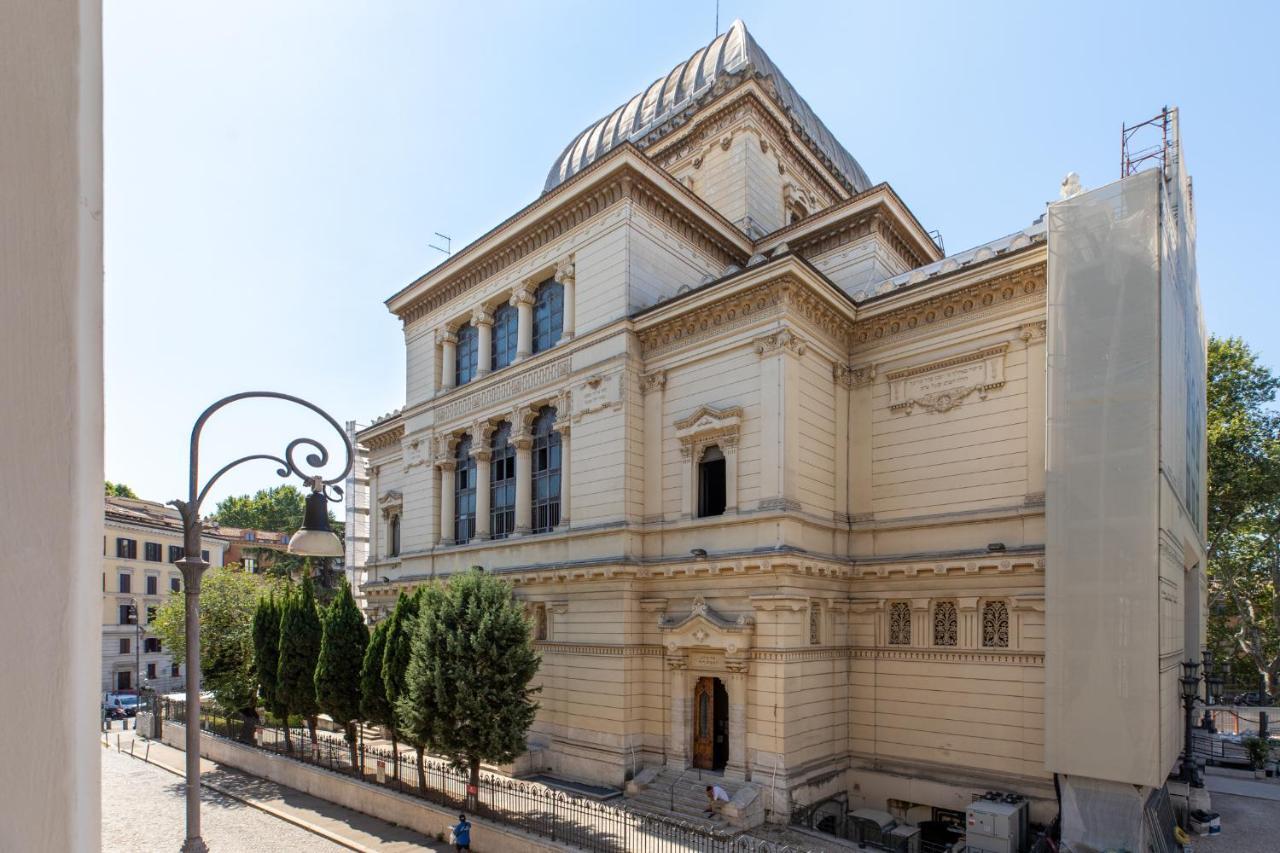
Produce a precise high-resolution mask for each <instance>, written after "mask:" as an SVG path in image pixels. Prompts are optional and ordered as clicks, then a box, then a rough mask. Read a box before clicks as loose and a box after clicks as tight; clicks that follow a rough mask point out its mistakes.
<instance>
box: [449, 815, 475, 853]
mask: <svg viewBox="0 0 1280 853" xmlns="http://www.w3.org/2000/svg"><path fill="white" fill-rule="evenodd" d="M453 849H454V850H470V849H471V824H470V823H468V822H467V816H466V815H464V814H460V815H458V823H457V825H456V826H454V827H453Z"/></svg>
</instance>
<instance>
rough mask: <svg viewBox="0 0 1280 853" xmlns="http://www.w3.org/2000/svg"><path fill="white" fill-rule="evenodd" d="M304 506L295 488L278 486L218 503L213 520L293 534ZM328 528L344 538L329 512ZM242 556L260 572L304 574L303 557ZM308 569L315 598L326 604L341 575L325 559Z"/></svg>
mask: <svg viewBox="0 0 1280 853" xmlns="http://www.w3.org/2000/svg"><path fill="white" fill-rule="evenodd" d="M306 503H307V501H306V496H305V495H304V494H303V493H302V492H301V491H299V490H298V489H297V488H295V487H294V486H277V487H275V488H273V489H261V490H259V491H258V492H256V493H254V494H253V495H239V496H233V497H229V498H226V499H225V500H222V501H220V502H219V503H218V506H217V508H216V509H215V510H214V512H213V520H214V521H216V522H217V523H218V524H225V525H226V526H228V527H243V528H248V529H251V530H272V531H275V532H276V533H288V534H293V533H294V532H296V531H297V530H298V528H300V527H301V526H302V518H303V515H304V513H305V512H306ZM329 525H330V526H331V527H332V528H333V531H334V533H337V534H338V536H339V537H341V536H342V535H343V525H342V522H340V521H338V520H337V518H335V517H334V515H333V513H332V512H330V513H329ZM245 553H247V554H250V555H252V556H253V557H254V558H255V559H256V560H257V561H258V565H259V567H261V569H262V570H263V571H265V572H267V573H269V574H272V575H275V576H277V577H282V578H298V577H301V576H302V575H303V574H304V573H307V568H306V564H305V562H304V560H303V558H302V557H297V556H294V555H293V554H289V553H287V552H284V551H277V550H275V549H273V548H248V549H246V551H245ZM310 568H311V571H310V573H311V574H312V576H313V577H314V579H315V591H316V596H317V597H318V598H319V600H320V602H321V604H327V603H328V602H329V601H330V600H331V599H332V598H333V596H334V595H335V594H336V593H337V590H338V578H339V577H340V576H341V572H338V571H336V570H335V569H334V568H333V564H332V561H331V560H330V559H328V558H323V559H316V560H313V561H312V562H311V567H310Z"/></svg>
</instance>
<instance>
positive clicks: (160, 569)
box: [101, 496, 228, 693]
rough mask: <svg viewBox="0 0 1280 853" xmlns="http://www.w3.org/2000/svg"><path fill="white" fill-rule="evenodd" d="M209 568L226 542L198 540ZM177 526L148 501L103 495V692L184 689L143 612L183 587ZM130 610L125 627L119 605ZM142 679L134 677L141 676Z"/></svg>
mask: <svg viewBox="0 0 1280 853" xmlns="http://www.w3.org/2000/svg"><path fill="white" fill-rule="evenodd" d="M200 541H201V543H202V544H203V545H204V549H205V550H207V551H208V556H207V558H206V559H208V561H209V565H210V566H221V565H222V564H223V555H224V553H225V551H226V550H227V545H228V542H227V540H226V539H225V538H223V537H220V536H216V535H212V534H206V535H205V536H204V537H203V538H202V539H201V540H200ZM182 553H183V540H182V522H181V520H180V519H179V518H178V512H177V510H175V509H172V508H171V507H167V506H164V505H162V504H158V503H155V502H153V501H144V500H136V499H133V498H118V497H111V496H108V497H107V499H106V513H105V520H104V523H103V535H102V562H103V566H102V679H101V688H102V691H103V692H104V693H105V692H110V691H116V690H125V691H136V690H137V689H138V687H139V684H140V683H143V684H145V685H146V686H149V687H151V688H153V689H155V690H157V691H159V692H161V693H166V692H171V691H175V690H179V689H181V688H182V687H183V686H185V684H186V679H185V677H184V670H183V665H182V663H181V662H180V661H176V660H174V659H173V658H172V657H171V656H170V655H169V653H168V652H167V651H166V650H165V649H164V646H163V644H162V643H161V642H160V638H159V637H157V636H155V635H154V634H152V633H151V631H150V630H149V629H148V625H149V624H150V613H151V611H152V610H153V609H154V608H157V607H159V606H160V605H161V604H163V603H164V602H165V601H166V600H167V599H168V597H169V596H170V595H175V594H177V593H179V592H180V591H181V589H182V572H181V571H179V570H178V567H177V566H175V565H173V563H174V561H175V560H179V559H181V558H182ZM130 606H132V607H134V608H136V610H137V622H136V623H134V622H131V621H129V620H130V618H131V617H130V616H129V615H128V614H127V613H125V612H124V609H125V608H128V607H130ZM139 667H141V669H139ZM140 677H141V678H140Z"/></svg>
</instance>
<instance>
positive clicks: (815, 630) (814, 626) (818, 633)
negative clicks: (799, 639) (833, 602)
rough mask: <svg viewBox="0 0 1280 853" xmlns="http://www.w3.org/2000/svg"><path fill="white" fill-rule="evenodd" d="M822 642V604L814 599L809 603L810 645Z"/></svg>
mask: <svg viewBox="0 0 1280 853" xmlns="http://www.w3.org/2000/svg"><path fill="white" fill-rule="evenodd" d="M821 642H822V605H821V604H819V603H818V602H816V601H814V602H811V603H810V604H809V645H811V646H816V645H818V644H819V643H821Z"/></svg>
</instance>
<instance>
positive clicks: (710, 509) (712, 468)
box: [698, 444, 725, 518]
mask: <svg viewBox="0 0 1280 853" xmlns="http://www.w3.org/2000/svg"><path fill="white" fill-rule="evenodd" d="M724 505H725V484H724V453H723V452H721V450H720V448H719V447H718V446H717V445H714V444H713V445H711V446H710V447H708V448H707V449H706V450H704V451H702V458H701V459H699V460H698V518H706V517H707V516H711V515H724Z"/></svg>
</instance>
